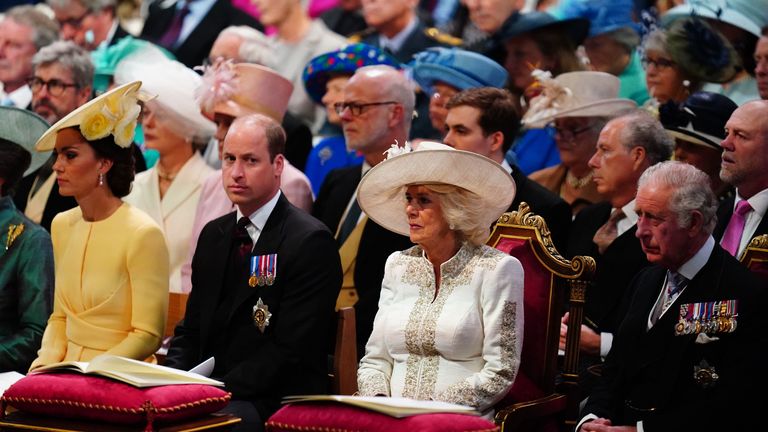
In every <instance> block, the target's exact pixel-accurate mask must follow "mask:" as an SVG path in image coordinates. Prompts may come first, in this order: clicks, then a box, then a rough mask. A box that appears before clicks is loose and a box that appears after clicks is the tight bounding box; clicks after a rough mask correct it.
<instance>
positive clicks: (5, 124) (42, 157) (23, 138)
mask: <svg viewBox="0 0 768 432" xmlns="http://www.w3.org/2000/svg"><path fill="white" fill-rule="evenodd" d="M0 119H2V125H0V138H2V139H5V140H8V141H10V142H12V143H14V144H17V145H19V146H21V147H22V148H23V149H24V150H26V151H27V152H29V154H30V155H31V156H32V158H31V161H30V163H29V167H28V168H27V170H26V171H24V175H25V176H27V175H29V174H31V173H33V172H35V171H37V169H38V168H40V167H41V166H42V165H43V164H44V163H45V161H46V160H48V157H49V156H50V152H45V153H39V152H36V151H34V149H35V143H36V142H37V140H38V139H40V137H41V136H43V134H44V133H45V131H47V130H48V128H49V127H50V125H49V124H48V122H47V121H45V119H44V118H42V117H40V116H39V115H37V114H35V113H34V112H32V111H28V110H25V109H20V108H16V107H0Z"/></svg>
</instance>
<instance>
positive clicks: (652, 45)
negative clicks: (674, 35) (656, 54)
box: [643, 29, 669, 54]
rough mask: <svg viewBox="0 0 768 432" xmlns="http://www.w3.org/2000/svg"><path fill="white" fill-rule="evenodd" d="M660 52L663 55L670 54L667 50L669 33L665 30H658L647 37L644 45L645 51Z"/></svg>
mask: <svg viewBox="0 0 768 432" xmlns="http://www.w3.org/2000/svg"><path fill="white" fill-rule="evenodd" d="M648 50H651V51H660V52H663V53H667V54H668V53H669V51H668V50H667V32H666V31H665V30H663V29H656V30H654V31H652V32H650V33H649V34H648V36H646V37H645V42H644V43H643V51H646V52H647V51H648Z"/></svg>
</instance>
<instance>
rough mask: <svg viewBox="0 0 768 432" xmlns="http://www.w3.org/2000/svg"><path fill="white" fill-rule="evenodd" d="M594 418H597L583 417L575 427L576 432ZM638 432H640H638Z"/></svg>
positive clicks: (592, 416)
mask: <svg viewBox="0 0 768 432" xmlns="http://www.w3.org/2000/svg"><path fill="white" fill-rule="evenodd" d="M596 418H597V416H596V415H594V414H587V415H585V416H584V417H582V419H581V421H579V424H577V425H576V432H580V431H581V425H583V424H584V423H586V422H588V421H592V420H594V419H596ZM638 423H639V422H638ZM638 432H642V431H641V430H638Z"/></svg>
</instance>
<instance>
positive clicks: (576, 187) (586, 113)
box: [523, 71, 637, 216]
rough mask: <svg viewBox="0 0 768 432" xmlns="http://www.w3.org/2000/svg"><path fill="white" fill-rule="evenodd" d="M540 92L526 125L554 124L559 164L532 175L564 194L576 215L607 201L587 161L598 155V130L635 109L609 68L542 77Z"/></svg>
mask: <svg viewBox="0 0 768 432" xmlns="http://www.w3.org/2000/svg"><path fill="white" fill-rule="evenodd" d="M540 82H541V87H542V88H543V90H542V92H541V94H539V96H537V97H535V98H533V99H532V100H531V108H530V109H529V110H528V112H526V113H525V116H524V117H523V124H524V125H527V126H528V125H530V126H533V127H536V126H537V125H538V126H541V125H544V124H548V123H554V130H555V143H556V144H557V150H558V152H559V155H560V161H561V162H560V163H559V164H557V165H555V166H552V167H549V168H544V169H542V170H539V171H536V172H534V173H532V174H531V175H530V178H531V179H532V180H534V181H536V182H538V183H539V184H541V185H542V186H544V187H546V188H547V189H549V190H551V191H552V192H554V193H556V194H558V195H560V196H561V197H562V198H563V199H564V200H565V201H566V202H568V204H569V205H570V206H571V211H572V214H573V215H574V216H576V214H577V213H578V212H579V211H580V210H581V209H582V208H584V207H585V206H588V205H590V204H594V203H597V202H600V201H602V200H603V199H604V197H603V196H602V195H600V193H598V192H597V185H596V184H595V183H594V182H593V181H592V176H593V170H592V168H591V167H590V166H589V160H590V159H591V158H592V156H593V155H594V154H595V148H596V144H597V139H598V137H599V135H600V131H601V130H602V129H603V126H605V124H606V123H608V121H609V120H611V119H612V118H614V117H616V116H618V115H621V114H622V113H624V112H626V111H628V110H631V109H633V108H636V107H637V104H636V103H635V102H634V101H632V100H629V99H624V98H619V97H618V93H619V86H620V83H619V79H618V78H616V77H615V76H613V75H610V74H608V73H605V72H594V71H583V72H568V73H564V74H561V75H558V76H557V77H555V78H554V79H546V80H542V81H540Z"/></svg>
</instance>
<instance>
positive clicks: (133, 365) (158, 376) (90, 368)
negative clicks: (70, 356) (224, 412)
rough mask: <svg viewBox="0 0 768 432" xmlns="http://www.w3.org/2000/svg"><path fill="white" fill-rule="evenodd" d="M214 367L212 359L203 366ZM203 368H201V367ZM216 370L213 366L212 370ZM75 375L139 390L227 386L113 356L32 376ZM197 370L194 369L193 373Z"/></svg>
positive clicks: (49, 367) (58, 366)
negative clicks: (191, 386) (208, 364)
mask: <svg viewBox="0 0 768 432" xmlns="http://www.w3.org/2000/svg"><path fill="white" fill-rule="evenodd" d="M208 362H211V363H212V360H211V359H209V360H207V361H206V362H203V364H206V363H208ZM198 367H200V366H198ZM210 369H211V370H213V366H212V365H211V366H210ZM63 370H66V371H74V372H80V373H83V374H90V375H99V376H104V377H108V378H112V379H115V380H118V381H122V382H125V383H128V384H131V385H133V386H136V387H153V386H161V385H169V384H208V385H213V386H222V387H223V386H224V383H223V382H221V381H217V380H214V379H211V378H208V377H205V376H203V375H201V374H198V373H195V372H191V371H190V372H187V371H183V370H179V369H174V368H170V367H167V366H160V365H156V364H151V363H147V362H143V361H139V360H133V359H129V358H126V357H119V356H114V355H110V354H102V355H99V356H96V357H94V358H93V360H91V361H90V362H76V361H69V362H60V363H53V364H50V365H47V366H42V367H39V368H37V369H35V370H34V371H32V372H30V374H38V373H46V372H57V371H63ZM193 370H194V369H193Z"/></svg>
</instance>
